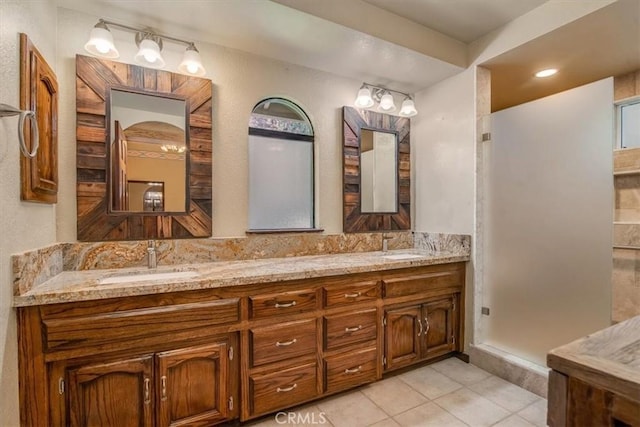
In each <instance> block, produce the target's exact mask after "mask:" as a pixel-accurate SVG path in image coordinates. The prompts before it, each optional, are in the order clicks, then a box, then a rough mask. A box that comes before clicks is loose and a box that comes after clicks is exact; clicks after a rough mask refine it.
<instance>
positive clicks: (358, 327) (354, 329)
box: [344, 325, 362, 332]
mask: <svg viewBox="0 0 640 427" xmlns="http://www.w3.org/2000/svg"><path fill="white" fill-rule="evenodd" d="M360 329H362V325H358V326H355V327H353V328H344V331H345V332H358V331H359V330H360Z"/></svg>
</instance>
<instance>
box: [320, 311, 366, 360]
mask: <svg viewBox="0 0 640 427" xmlns="http://www.w3.org/2000/svg"><path fill="white" fill-rule="evenodd" d="M376 313H377V311H376V309H375V308H372V309H369V310H363V311H356V312H355V313H345V314H339V315H331V316H325V318H324V331H325V332H324V333H325V336H324V348H325V350H333V349H335V348H339V347H343V346H346V345H350V344H355V343H359V342H365V341H375V339H376V336H377V330H378V328H377V322H376Z"/></svg>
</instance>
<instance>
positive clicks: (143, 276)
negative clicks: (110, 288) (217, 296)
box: [98, 270, 199, 285]
mask: <svg viewBox="0 0 640 427" xmlns="http://www.w3.org/2000/svg"><path fill="white" fill-rule="evenodd" d="M198 274H199V273H198V272H197V271H190V270H189V271H163V272H152V273H131V274H122V275H116V276H110V277H103V278H102V279H100V280H99V281H98V283H99V284H101V285H109V284H114V283H130V282H144V281H146V280H175V279H190V278H192V277H196V276H197V275H198Z"/></svg>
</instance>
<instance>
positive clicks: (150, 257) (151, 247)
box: [147, 240, 158, 268]
mask: <svg viewBox="0 0 640 427" xmlns="http://www.w3.org/2000/svg"><path fill="white" fill-rule="evenodd" d="M157 266H158V256H157V253H156V242H155V240H149V241H148V242H147V267H149V268H156V267H157Z"/></svg>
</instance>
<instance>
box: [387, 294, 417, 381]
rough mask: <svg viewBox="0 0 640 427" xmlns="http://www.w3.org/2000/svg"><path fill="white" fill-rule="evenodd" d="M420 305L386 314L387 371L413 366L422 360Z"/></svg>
mask: <svg viewBox="0 0 640 427" xmlns="http://www.w3.org/2000/svg"><path fill="white" fill-rule="evenodd" d="M421 315H422V310H421V306H420V305H416V306H411V307H405V308H398V309H393V310H388V311H387V312H386V313H385V322H386V324H385V357H386V364H385V369H386V370H390V369H395V368H400V367H402V366H407V365H411V364H412V363H415V362H417V361H418V360H420V357H421V349H420V347H421V343H422V334H423V325H422V318H421Z"/></svg>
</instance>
